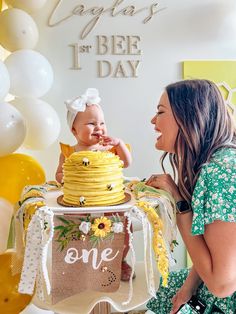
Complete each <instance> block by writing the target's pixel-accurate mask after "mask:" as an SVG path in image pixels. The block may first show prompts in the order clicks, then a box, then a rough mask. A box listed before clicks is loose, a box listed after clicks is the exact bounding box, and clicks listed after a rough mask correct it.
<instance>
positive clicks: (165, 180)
mask: <svg viewBox="0 0 236 314" xmlns="http://www.w3.org/2000/svg"><path fill="white" fill-rule="evenodd" d="M146 185H149V186H152V187H154V188H157V189H161V190H164V191H166V192H169V193H170V194H171V195H172V196H173V198H174V199H175V201H176V202H178V201H180V200H182V199H183V197H182V196H181V195H180V193H179V189H178V187H177V185H176V184H175V182H174V180H173V179H172V177H171V176H170V175H169V174H154V175H152V176H151V177H150V178H149V179H148V180H147V181H146Z"/></svg>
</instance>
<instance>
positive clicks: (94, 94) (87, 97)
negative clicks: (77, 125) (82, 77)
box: [65, 88, 101, 129]
mask: <svg viewBox="0 0 236 314" xmlns="http://www.w3.org/2000/svg"><path fill="white" fill-rule="evenodd" d="M100 102H101V98H100V97H99V92H98V90H97V89H96V88H88V89H87V90H86V92H85V94H83V95H81V96H79V97H76V98H75V99H73V100H66V101H65V104H66V107H67V110H68V113H67V123H68V125H69V127H70V129H72V126H73V123H74V120H75V117H76V115H77V113H78V112H84V111H85V109H86V106H91V105H98V106H99V103H100Z"/></svg>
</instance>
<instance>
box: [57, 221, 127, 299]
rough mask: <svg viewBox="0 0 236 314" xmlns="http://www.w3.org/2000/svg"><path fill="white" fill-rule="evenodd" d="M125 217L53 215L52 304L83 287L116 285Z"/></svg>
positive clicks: (110, 287) (111, 288) (111, 287)
mask: <svg viewBox="0 0 236 314" xmlns="http://www.w3.org/2000/svg"><path fill="white" fill-rule="evenodd" d="M123 223H124V217H119V216H106V217H88V216H81V215H80V216H79V215H78V216H75V215H64V216H59V215H58V216H56V215H55V216H54V230H55V233H54V237H53V241H52V265H53V267H52V304H55V303H57V302H59V301H61V300H63V299H65V298H67V297H70V296H72V295H74V294H77V293H80V292H82V291H84V290H87V289H89V290H95V291H100V292H114V291H116V290H117V289H118V288H119V285H120V275H121V261H122V254H123V248H124V230H123Z"/></svg>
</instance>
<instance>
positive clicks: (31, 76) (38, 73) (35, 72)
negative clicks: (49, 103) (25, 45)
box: [5, 50, 53, 98]
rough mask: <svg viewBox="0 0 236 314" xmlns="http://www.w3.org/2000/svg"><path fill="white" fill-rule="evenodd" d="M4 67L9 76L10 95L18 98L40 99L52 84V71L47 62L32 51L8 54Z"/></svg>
mask: <svg viewBox="0 0 236 314" xmlns="http://www.w3.org/2000/svg"><path fill="white" fill-rule="evenodd" d="M5 65H6V67H7V69H8V73H9V76H10V82H11V85H10V93H11V94H12V95H15V96H18V97H32V98H40V97H41V96H43V95H45V94H46V93H47V92H48V90H49V89H50V88H51V86H52V83H53V70H52V67H51V65H50V63H49V62H48V60H47V59H46V58H45V57H44V56H43V55H41V54H40V53H39V52H36V51H34V50H18V51H15V52H13V53H12V54H10V55H9V56H8V57H7V58H6V60H5Z"/></svg>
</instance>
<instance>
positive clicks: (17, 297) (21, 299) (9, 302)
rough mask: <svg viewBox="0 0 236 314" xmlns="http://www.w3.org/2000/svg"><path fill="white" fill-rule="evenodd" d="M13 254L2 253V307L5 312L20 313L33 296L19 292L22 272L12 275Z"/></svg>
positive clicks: (6, 313)
mask: <svg viewBox="0 0 236 314" xmlns="http://www.w3.org/2000/svg"><path fill="white" fill-rule="evenodd" d="M13 254H15V253H14V252H6V253H4V254H1V255H0V309H1V313H4V314H19V313H20V312H21V311H23V309H24V308H25V307H26V306H27V305H28V304H29V303H30V301H31V299H32V296H30V295H26V294H20V293H19V292H18V284H19V281H20V274H17V275H14V276H12V271H11V261H12V255H13Z"/></svg>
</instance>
